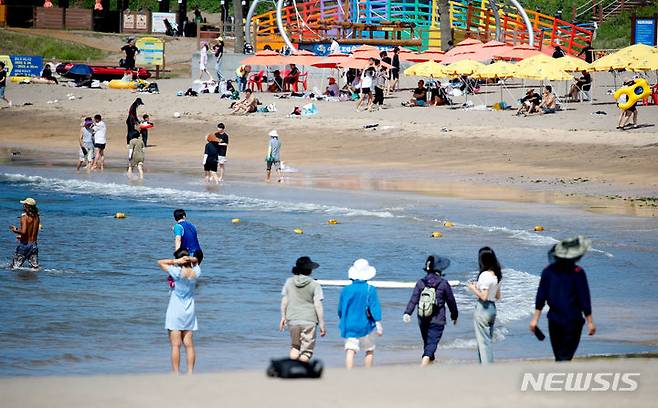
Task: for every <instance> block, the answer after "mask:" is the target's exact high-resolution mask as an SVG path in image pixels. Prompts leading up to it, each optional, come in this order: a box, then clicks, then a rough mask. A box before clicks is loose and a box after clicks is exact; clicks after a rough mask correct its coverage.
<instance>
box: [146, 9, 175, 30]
mask: <svg viewBox="0 0 658 408" xmlns="http://www.w3.org/2000/svg"><path fill="white" fill-rule="evenodd" d="M165 19H166V20H167V21H169V22H170V23H171V24H172V25H174V24H176V13H151V32H152V33H166V32H167V27H166V26H165V23H164V21H165Z"/></svg>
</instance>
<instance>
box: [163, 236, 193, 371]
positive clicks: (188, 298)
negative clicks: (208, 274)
mask: <svg viewBox="0 0 658 408" xmlns="http://www.w3.org/2000/svg"><path fill="white" fill-rule="evenodd" d="M174 257H175V258H176V259H161V260H159V261H158V266H159V267H160V269H162V270H163V271H165V272H167V274H169V276H171V277H172V279H173V280H174V287H173V289H172V290H171V295H170V297H169V306H168V307H167V314H166V318H165V329H167V331H168V332H169V341H170V342H171V368H172V370H173V372H174V373H176V374H178V373H179V372H180V347H181V345H184V346H185V354H186V356H187V373H188V374H192V371H193V370H194V363H195V361H196V355H195V352H194V343H193V341H192V333H193V332H194V331H196V330H197V321H196V312H195V309H194V288H195V287H196V281H197V279H198V278H199V276H200V275H201V269H199V265H198V261H197V259H196V258H194V257H192V256H189V253H188V252H187V250H186V249H182V248H181V249H179V250H177V251H176V252H175V253H174Z"/></svg>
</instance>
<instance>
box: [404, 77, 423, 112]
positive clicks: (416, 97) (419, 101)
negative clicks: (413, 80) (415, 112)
mask: <svg viewBox="0 0 658 408" xmlns="http://www.w3.org/2000/svg"><path fill="white" fill-rule="evenodd" d="M426 103H427V89H426V88H425V81H423V80H422V79H421V80H420V81H418V87H417V88H416V89H414V93H413V96H412V98H411V99H410V100H409V101H408V102H406V103H405V102H403V103H402V105H403V106H425V104H426Z"/></svg>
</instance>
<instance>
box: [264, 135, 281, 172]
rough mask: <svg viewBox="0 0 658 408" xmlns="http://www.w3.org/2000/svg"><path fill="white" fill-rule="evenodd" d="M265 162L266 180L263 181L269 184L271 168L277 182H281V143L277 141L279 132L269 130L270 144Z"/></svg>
mask: <svg viewBox="0 0 658 408" xmlns="http://www.w3.org/2000/svg"><path fill="white" fill-rule="evenodd" d="M265 162H266V163H267V170H266V178H265V181H267V182H268V183H269V182H270V178H271V176H272V167H274V170H275V171H276V175H277V182H279V183H280V182H281V181H282V180H283V173H281V142H280V141H279V132H277V131H276V129H272V130H270V143H269V144H268V146H267V157H265Z"/></svg>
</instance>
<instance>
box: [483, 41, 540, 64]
mask: <svg viewBox="0 0 658 408" xmlns="http://www.w3.org/2000/svg"><path fill="white" fill-rule="evenodd" d="M538 54H541V52H540V51H538V50H537V49H536V48H534V47H531V46H529V45H517V46H516V47H512V48H511V49H505V50H501V51H500V52H496V53H495V54H494V58H498V59H502V60H508V61H509V60H511V61H521V60H524V59H526V58H530V57H534V56H535V55H538Z"/></svg>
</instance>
